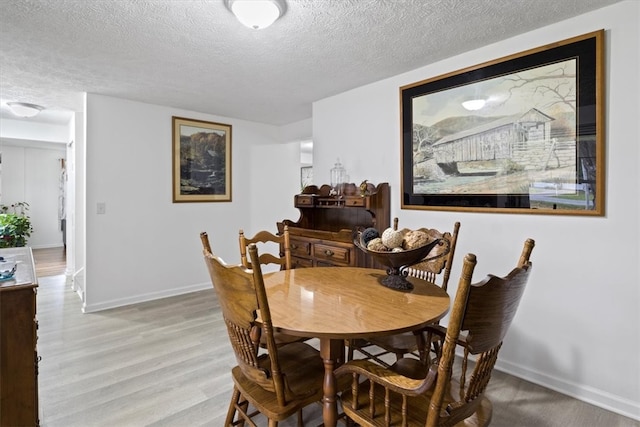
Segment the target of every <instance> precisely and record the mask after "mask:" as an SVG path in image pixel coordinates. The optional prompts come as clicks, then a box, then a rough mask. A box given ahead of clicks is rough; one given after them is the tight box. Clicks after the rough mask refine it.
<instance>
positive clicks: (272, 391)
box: [201, 234, 324, 427]
mask: <svg viewBox="0 0 640 427" xmlns="http://www.w3.org/2000/svg"><path fill="white" fill-rule="evenodd" d="M205 237H206V236H204V237H203V236H202V234H201V238H202V239H203V243H204V241H205V240H204V238H205ZM206 241H207V242H208V238H207V239H206ZM203 246H204V244H203ZM204 247H205V249H204V251H203V253H204V259H205V263H206V265H207V268H208V270H209V274H210V276H211V281H212V283H213V287H214V288H215V291H216V294H217V296H218V300H219V302H220V307H221V308H222V314H223V318H224V322H225V324H226V326H227V332H228V335H229V340H230V342H231V347H232V349H233V351H234V353H235V356H236V360H237V362H238V365H237V366H235V367H234V368H233V369H232V370H231V376H232V378H233V382H234V388H233V394H232V397H231V402H230V404H229V409H228V411H227V417H226V420H225V424H224V425H225V426H227V427H228V426H235V425H244V423H245V422H246V423H247V424H249V425H252V426H255V425H256V424H255V421H253V420H252V419H253V418H254V417H255V416H256V415H258V414H262V415H264V416H265V417H266V418H267V419H268V420H269V426H270V427H275V426H277V425H278V422H279V421H282V420H284V419H285V418H288V417H290V416H291V415H293V414H295V413H298V425H299V426H301V425H303V423H302V409H303V408H304V407H306V406H307V405H309V404H311V403H314V402H317V401H320V400H321V399H322V395H323V393H322V384H323V379H324V365H323V363H322V360H321V359H320V355H319V352H318V351H317V350H316V349H314V348H313V347H311V346H310V345H308V344H306V343H301V342H298V343H291V344H289V345H286V346H283V347H278V346H277V345H276V342H275V338H274V331H273V325H272V321H271V312H270V310H269V302H268V300H267V294H266V290H265V287H264V281H263V277H262V270H261V267H260V262H259V255H258V250H257V248H256V246H255V245H254V244H251V245H249V248H248V253H249V259H250V260H251V263H252V265H253V266H254V268H253V269H252V270H247V269H245V268H244V267H243V266H242V265H238V266H229V265H227V264H225V262H224V261H222V260H221V259H220V258H219V257H217V256H216V255H214V254H213V253H212V252H210V251H207V249H206V246H204ZM258 310H259V313H260V320H261V322H260V323H258V321H257V319H258ZM263 336H264V337H265V341H266V345H267V352H266V353H262V354H260V353H259V349H260V348H259V343H260V341H261V338H262V337H263Z"/></svg>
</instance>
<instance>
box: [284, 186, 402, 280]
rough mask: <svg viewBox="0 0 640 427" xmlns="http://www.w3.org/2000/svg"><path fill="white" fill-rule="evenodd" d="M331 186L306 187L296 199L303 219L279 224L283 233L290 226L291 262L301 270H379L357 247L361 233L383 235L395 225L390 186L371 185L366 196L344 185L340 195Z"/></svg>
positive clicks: (295, 204)
mask: <svg viewBox="0 0 640 427" xmlns="http://www.w3.org/2000/svg"><path fill="white" fill-rule="evenodd" d="M331 190H332V189H331V186H329V185H326V184H325V185H322V186H321V187H317V186H315V185H310V186H307V187H305V189H304V190H303V191H302V193H301V194H296V195H295V196H294V206H295V207H296V208H298V210H300V219H298V221H295V222H294V221H291V220H288V219H285V220H284V221H282V222H279V223H277V226H278V231H279V232H280V233H281V232H282V231H283V229H284V226H285V225H287V226H289V237H290V240H291V261H292V264H293V267H294V268H300V267H331V266H341V267H347V266H349V267H375V268H384V267H383V266H380V265H377V263H375V262H374V261H373V260H372V259H371V258H370V257H368V256H367V255H366V254H365V253H363V252H362V251H361V250H359V249H358V248H356V247H355V245H354V244H353V239H354V237H355V236H356V233H357V231H359V230H364V229H365V228H368V227H374V228H376V229H377V230H378V231H379V232H380V233H382V232H383V231H384V230H385V229H386V228H388V227H389V226H390V223H391V219H390V217H391V213H390V210H391V208H390V195H389V184H388V183H382V184H378V185H377V186H375V185H373V184H370V183H367V188H366V192H364V193H363V192H362V190H361V189H360V187H359V186H356V185H355V184H343V185H342V187H341V190H340V192H339V194H340V195H332V191H331Z"/></svg>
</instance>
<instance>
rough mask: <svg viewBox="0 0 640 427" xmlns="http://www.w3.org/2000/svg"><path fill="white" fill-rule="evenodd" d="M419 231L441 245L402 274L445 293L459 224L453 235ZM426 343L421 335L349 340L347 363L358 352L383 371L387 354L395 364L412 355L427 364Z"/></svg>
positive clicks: (408, 333) (433, 230)
mask: <svg viewBox="0 0 640 427" xmlns="http://www.w3.org/2000/svg"><path fill="white" fill-rule="evenodd" d="M420 231H423V232H425V233H427V234H428V235H429V237H430V239H440V242H441V244H440V245H438V246H436V247H435V248H434V249H433V250H432V251H431V252H430V253H429V254H428V255H427V256H426V257H425V259H424V260H422V261H421V262H418V263H417V264H414V265H411V266H409V267H405V268H404V269H403V271H402V273H403V274H406V275H407V276H410V277H417V278H418V279H422V280H426V281H428V282H431V283H436V284H438V285H440V286H441V287H442V289H444V290H445V291H446V290H447V286H448V284H449V277H450V276H451V266H452V265H453V257H454V255H455V252H456V244H457V242H458V232H459V231H460V222H457V221H456V222H455V223H454V224H453V231H452V232H444V233H443V232H440V231H438V230H436V229H428V228H421V229H420ZM426 342H427V341H426V337H425V335H424V334H423V333H422V332H421V331H416V332H405V333H401V334H395V335H388V336H381V337H376V338H371V339H368V340H364V339H359V340H352V341H350V342H349V343H348V346H349V347H348V354H347V360H352V359H353V358H354V356H355V353H354V352H355V351H357V352H359V353H361V354H362V355H363V356H364V358H366V359H372V360H375V361H376V362H378V363H380V364H382V365H383V366H386V367H389V363H387V361H385V360H384V359H383V358H382V357H383V356H384V355H387V354H390V353H392V354H394V355H395V358H396V360H398V359H400V358H402V357H405V356H406V355H408V354H412V355H414V356H415V357H417V358H419V359H421V360H423V362H425V363H426V358H427V357H428V355H429V348H430V346H427V344H426ZM433 344H434V345H436V346H437V341H434V343H433ZM434 351H436V352H437V351H438V349H437V348H435V349H434Z"/></svg>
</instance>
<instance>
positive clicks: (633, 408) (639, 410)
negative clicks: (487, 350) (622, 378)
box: [495, 359, 640, 421]
mask: <svg viewBox="0 0 640 427" xmlns="http://www.w3.org/2000/svg"><path fill="white" fill-rule="evenodd" d="M495 369H497V370H498V371H502V372H505V373H507V374H509V375H513V376H515V377H518V378H522V379H523V380H526V381H529V382H532V383H534V384H538V385H540V386H542V387H546V388H548V389H551V390H554V391H557V392H558V393H562V394H566V395H567V396H571V397H573V398H575V399H578V400H581V401H583V402H587V403H590V404H592V405H595V406H598V407H599V408H603V409H606V410H608V411H611V412H615V413H616V414H620V415H623V416H625V417H629V418H632V419H634V420H638V421H640V402H634V401H631V400H629V399H625V398H623V397H620V396H617V395H614V394H612V393H609V392H607V391H604V390H600V389H596V388H593V387H589V386H585V385H583V384H577V383H574V382H572V381H568V380H566V379H562V378H556V377H551V376H549V375H547V374H545V373H543V372H539V371H534V370H531V369H529V368H526V367H523V366H520V365H516V364H513V363H510V362H505V361H501V360H500V359H498V362H497V363H496V367H495Z"/></svg>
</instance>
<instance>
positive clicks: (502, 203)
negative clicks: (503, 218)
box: [400, 30, 605, 216]
mask: <svg viewBox="0 0 640 427" xmlns="http://www.w3.org/2000/svg"><path fill="white" fill-rule="evenodd" d="M603 75H604V30H599V31H595V32H592V33H588V34H584V35H581V36H577V37H573V38H571V39H567V40H563V41H559V42H556V43H552V44H549V45H545V46H541V47H538V48H535V49H531V50H527V51H524V52H521V53H517V54H514V55H510V56H507V57H504V58H500V59H496V60H493V61H489V62H486V63H483V64H479V65H476V66H472V67H469V68H465V69H462V70H458V71H455V72H452V73H448V74H445V75H442V76H438V77H434V78H431V79H428V80H424V81H420V82H417V83H413V84H410V85H407V86H403V87H401V88H400V102H401V113H400V120H401V128H402V135H401V141H402V153H401V156H402V165H401V166H402V177H401V180H402V191H401V194H402V203H401V207H402V209H424V210H448V211H469V212H492V213H530V214H564V215H591V216H602V215H604V206H605V204H604V196H605V194H604V189H605V185H604V179H605V161H604V153H605V141H604V111H605V109H604V76H603ZM467 101H475V102H476V104H477V105H475V106H474V105H469V104H467V103H466V102H467ZM463 104H464V105H466V106H463ZM472 104H473V103H472Z"/></svg>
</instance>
